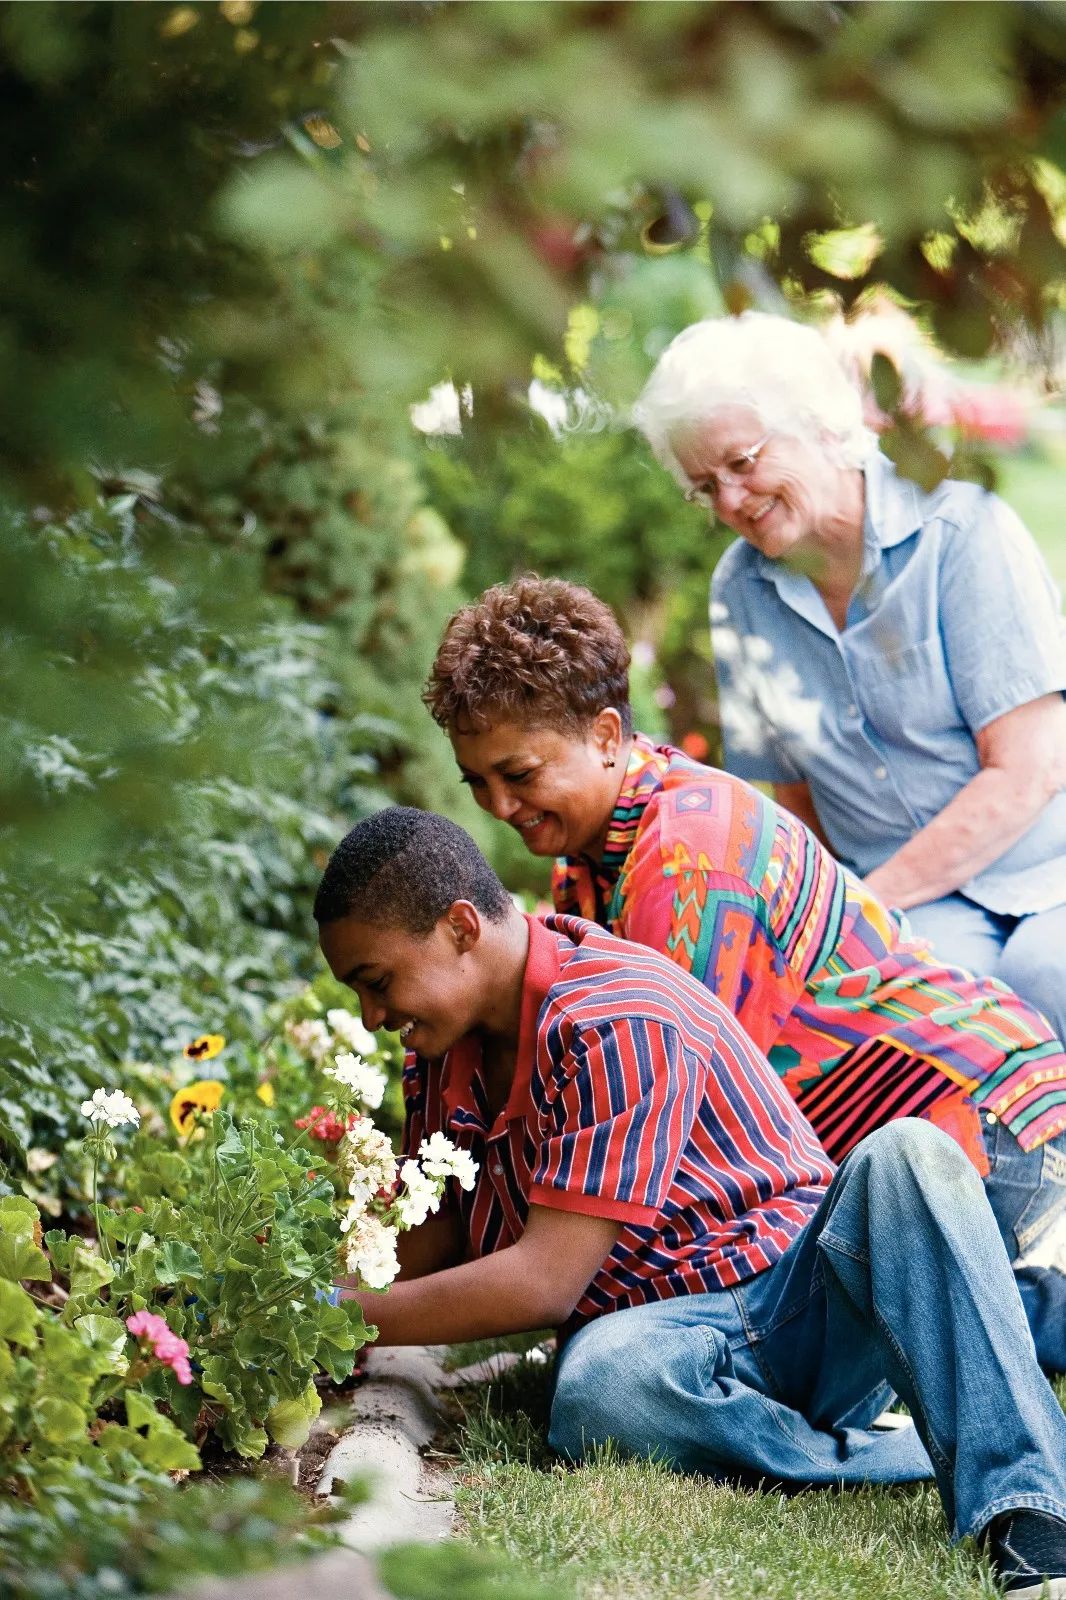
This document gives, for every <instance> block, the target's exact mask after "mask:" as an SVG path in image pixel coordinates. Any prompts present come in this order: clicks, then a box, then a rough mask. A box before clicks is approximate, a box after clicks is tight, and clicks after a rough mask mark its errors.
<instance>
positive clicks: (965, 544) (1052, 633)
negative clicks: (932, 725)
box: [938, 495, 1066, 733]
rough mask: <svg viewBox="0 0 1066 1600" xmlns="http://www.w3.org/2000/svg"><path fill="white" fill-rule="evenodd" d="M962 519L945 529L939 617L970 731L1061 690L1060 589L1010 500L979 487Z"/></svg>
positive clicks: (1065, 665) (1064, 684)
mask: <svg viewBox="0 0 1066 1600" xmlns="http://www.w3.org/2000/svg"><path fill="white" fill-rule="evenodd" d="M978 506H979V509H978V513H977V516H976V517H975V518H974V519H973V521H972V522H971V523H970V524H969V525H968V526H959V527H953V528H949V529H947V530H946V531H945V536H944V543H943V548H942V551H941V556H940V571H939V593H938V602H939V618H940V628H941V633H942V636H943V640H944V653H945V657H946V660H947V665H948V672H949V674H950V677H951V685H952V689H953V690H954V694H955V698H956V700H957V701H958V705H959V709H960V710H961V712H962V715H963V717H964V719H965V721H966V723H967V725H968V727H969V728H970V730H971V732H972V733H977V732H979V731H980V729H981V728H983V727H985V726H986V725H987V724H988V723H989V722H992V721H993V720H994V719H995V718H996V717H1000V716H1003V715H1004V713H1005V712H1008V711H1013V710H1015V709H1016V708H1017V707H1018V706H1022V705H1026V704H1028V702H1029V701H1030V700H1036V699H1039V697H1040V696H1041V695H1045V694H1051V693H1054V692H1055V691H1062V690H1066V630H1064V623H1063V618H1062V614H1061V609H1060V604H1061V602H1060V597H1059V594H1058V591H1057V589H1056V588H1055V585H1054V583H1053V582H1052V579H1051V575H1050V573H1049V572H1048V570H1047V567H1046V566H1045V564H1044V561H1043V559H1042V557H1041V555H1040V553H1039V551H1038V550H1037V547H1036V545H1035V543H1034V541H1033V539H1032V537H1031V535H1030V534H1029V532H1028V531H1027V529H1026V527H1025V525H1024V524H1023V523H1022V521H1021V520H1020V518H1018V517H1017V516H1016V515H1015V513H1014V512H1013V511H1012V510H1011V509H1010V507H1009V506H1008V505H1005V504H1004V502H1003V501H1002V500H1000V499H998V497H997V496H995V495H984V496H982V497H981V499H980V501H979V503H978Z"/></svg>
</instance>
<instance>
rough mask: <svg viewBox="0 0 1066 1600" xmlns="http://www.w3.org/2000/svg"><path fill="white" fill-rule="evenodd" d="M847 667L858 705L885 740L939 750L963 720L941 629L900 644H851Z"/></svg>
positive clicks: (892, 743) (894, 743) (899, 744)
mask: <svg viewBox="0 0 1066 1600" xmlns="http://www.w3.org/2000/svg"><path fill="white" fill-rule="evenodd" d="M848 667H849V670H850V673H851V679H852V682H853V684H854V685H855V693H856V701H857V706H858V710H859V711H860V712H861V713H862V715H863V716H864V717H865V719H866V720H867V721H868V722H869V724H870V726H871V727H872V728H873V729H874V731H875V732H876V733H877V734H878V735H879V736H880V737H881V738H882V739H884V740H885V742H886V743H887V744H891V745H896V746H902V747H906V746H908V745H919V746H923V747H925V748H926V749H935V746H936V741H937V740H938V739H940V740H942V739H943V737H944V735H945V734H948V733H952V732H955V731H956V730H957V729H958V728H959V727H960V726H961V725H962V723H961V716H960V712H959V705H958V701H957V700H956V698H955V691H954V689H953V687H952V684H951V678H950V675H949V672H948V665H947V661H946V660H945V658H944V646H943V642H942V640H941V638H940V635H939V634H938V633H937V634H932V635H930V636H929V637H928V638H926V639H920V640H918V641H917V642H916V643H914V644H907V645H901V646H897V647H888V648H878V647H877V646H876V645H875V644H874V643H873V642H872V641H871V642H870V644H868V645H865V644H863V645H856V646H853V647H852V648H851V649H850V650H849V651H848Z"/></svg>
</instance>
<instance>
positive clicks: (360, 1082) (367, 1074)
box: [322, 1051, 389, 1111]
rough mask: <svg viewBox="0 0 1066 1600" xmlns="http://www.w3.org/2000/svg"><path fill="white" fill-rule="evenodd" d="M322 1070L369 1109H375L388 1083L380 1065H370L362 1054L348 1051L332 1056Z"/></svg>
mask: <svg viewBox="0 0 1066 1600" xmlns="http://www.w3.org/2000/svg"><path fill="white" fill-rule="evenodd" d="M322 1071H323V1072H324V1073H325V1075H326V1077H327V1078H332V1079H333V1080H334V1081H335V1082H336V1083H343V1085H344V1087H345V1088H346V1089H350V1090H351V1091H352V1094H353V1095H354V1096H355V1098H356V1099H357V1100H361V1101H362V1102H363V1104H364V1105H365V1106H369V1107H370V1109H371V1111H376V1110H377V1108H378V1106H379V1105H380V1104H381V1101H382V1098H383V1096H384V1094H385V1086H386V1084H387V1083H388V1081H389V1080H388V1079H387V1078H386V1076H385V1074H384V1072H382V1070H381V1068H380V1067H372V1066H371V1065H370V1063H369V1061H364V1060H363V1058H362V1056H357V1055H352V1054H351V1053H350V1052H349V1051H345V1052H344V1053H343V1054H341V1055H339V1056H336V1057H335V1058H334V1062H333V1065H332V1066H331V1067H323V1068H322Z"/></svg>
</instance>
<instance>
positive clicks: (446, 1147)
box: [418, 1133, 477, 1189]
mask: <svg viewBox="0 0 1066 1600" xmlns="http://www.w3.org/2000/svg"><path fill="white" fill-rule="evenodd" d="M418 1158H419V1160H420V1161H421V1163H422V1170H423V1171H424V1172H428V1173H429V1175H430V1177H431V1178H458V1180H459V1186H460V1188H462V1189H472V1188H473V1187H474V1178H475V1176H476V1174H477V1162H476V1161H475V1160H474V1158H473V1157H472V1156H471V1154H470V1152H469V1151H468V1150H460V1149H459V1148H458V1147H457V1146H456V1145H454V1144H453V1143H452V1141H451V1140H450V1139H449V1138H448V1136H447V1134H444V1133H432V1134H430V1136H429V1138H428V1139H423V1140H422V1143H421V1144H420V1145H419V1147H418Z"/></svg>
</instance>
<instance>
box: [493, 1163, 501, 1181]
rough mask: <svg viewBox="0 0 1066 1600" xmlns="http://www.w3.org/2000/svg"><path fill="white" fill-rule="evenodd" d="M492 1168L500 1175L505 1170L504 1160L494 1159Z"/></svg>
mask: <svg viewBox="0 0 1066 1600" xmlns="http://www.w3.org/2000/svg"><path fill="white" fill-rule="evenodd" d="M492 1170H493V1172H494V1173H495V1174H496V1176H497V1177H499V1175H500V1173H501V1172H502V1171H503V1162H502V1161H494V1162H493V1163H492Z"/></svg>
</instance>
